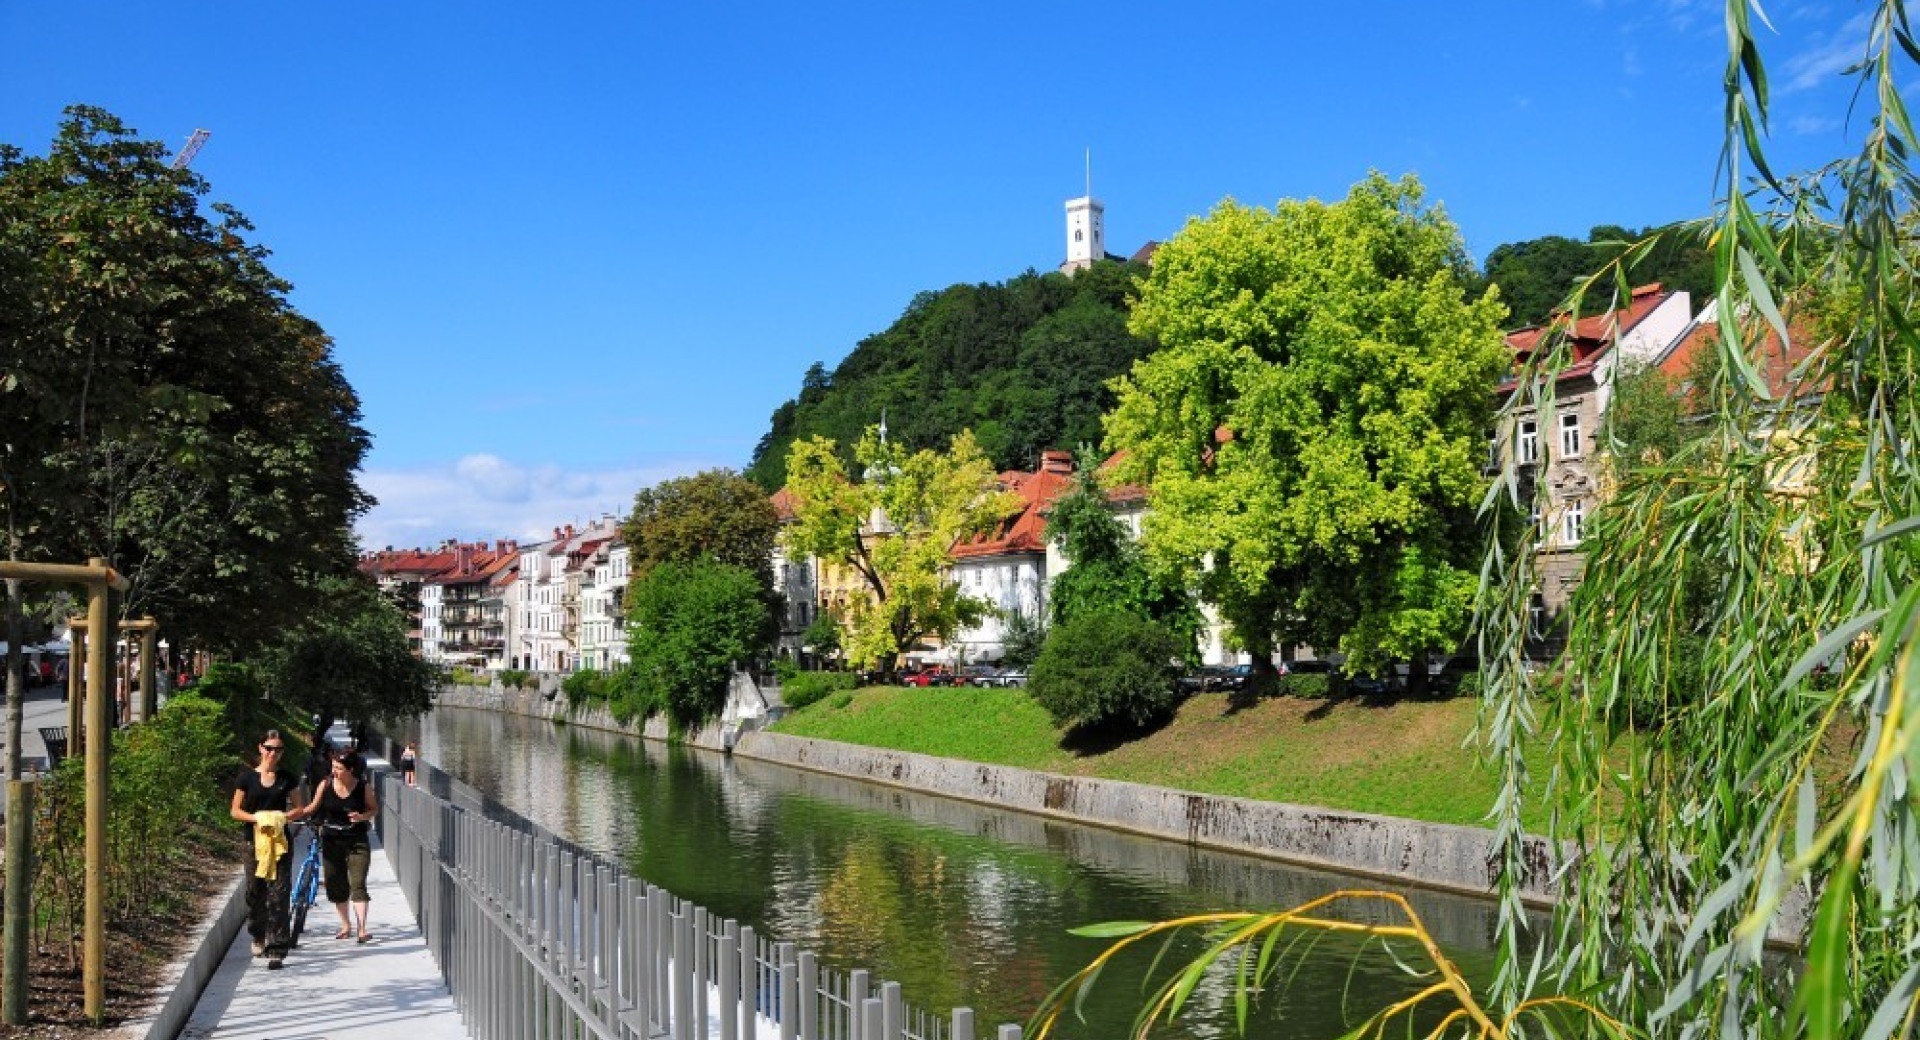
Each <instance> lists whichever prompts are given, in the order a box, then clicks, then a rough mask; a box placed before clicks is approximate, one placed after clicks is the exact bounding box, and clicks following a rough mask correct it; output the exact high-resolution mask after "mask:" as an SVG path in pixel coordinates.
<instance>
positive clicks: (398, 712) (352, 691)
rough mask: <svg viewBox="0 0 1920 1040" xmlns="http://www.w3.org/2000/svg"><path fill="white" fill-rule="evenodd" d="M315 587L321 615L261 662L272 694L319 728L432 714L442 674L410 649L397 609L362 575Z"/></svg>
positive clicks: (311, 618) (308, 620) (296, 629)
mask: <svg viewBox="0 0 1920 1040" xmlns="http://www.w3.org/2000/svg"><path fill="white" fill-rule="evenodd" d="M316 585H317V588H316V591H317V592H318V593H319V595H318V597H317V598H316V602H318V603H319V604H320V607H319V608H318V609H316V610H315V611H314V612H313V613H312V614H311V615H310V616H308V617H307V618H306V619H305V620H304V622H303V623H302V624H299V625H295V626H293V627H291V628H289V629H288V630H287V632H286V633H285V635H284V637H283V638H282V639H281V640H280V641H279V642H278V643H277V644H276V645H274V646H273V647H272V648H271V649H270V650H269V651H267V652H266V653H265V654H264V660H265V662H266V674H267V680H268V689H269V691H270V692H271V693H273V695H274V696H275V697H277V698H279V699H280V700H282V701H285V702H286V703H289V704H298V705H300V706H301V707H304V708H306V709H308V710H310V711H313V712H314V713H316V714H318V715H319V716H320V717H321V721H322V723H323V724H328V723H331V722H332V721H333V720H334V719H357V720H359V719H389V720H399V719H408V718H412V717H414V716H416V715H419V714H421V713H423V712H426V711H430V710H432V708H433V691H434V687H435V686H436V685H437V684H438V683H439V679H440V676H439V671H438V669H436V668H434V667H433V666H432V665H429V664H427V663H426V662H425V661H422V660H420V658H418V657H416V656H414V654H413V651H412V650H411V649H410V648H409V647H408V645H407V619H406V616H405V615H403V614H401V613H400V610H399V608H398V607H395V606H394V605H393V602H392V601H391V600H389V599H388V598H387V597H386V596H384V595H382V594H381V592H380V589H379V588H378V587H377V586H375V585H374V583H373V582H372V581H371V580H369V579H367V578H366V577H365V576H363V575H360V574H349V575H346V576H339V577H327V578H321V579H319V580H318V581H317V583H316Z"/></svg>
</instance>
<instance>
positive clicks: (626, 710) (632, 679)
mask: <svg viewBox="0 0 1920 1040" xmlns="http://www.w3.org/2000/svg"><path fill="white" fill-rule="evenodd" d="M603 689H604V690H605V691H606V695H607V709H608V710H609V711H611V712H613V717H614V719H615V721H618V722H620V723H622V724H625V723H628V722H632V721H633V720H635V719H640V720H642V721H644V720H646V719H648V718H651V717H652V716H654V715H657V714H659V713H660V712H661V711H663V710H665V709H666V704H665V703H664V702H663V701H661V700H660V698H659V696H658V691H657V690H655V689H654V688H653V687H652V686H649V685H648V684H646V683H644V682H642V681H640V673H639V672H638V671H636V670H635V669H634V667H633V666H632V665H628V666H626V667H625V668H621V669H620V670H618V671H615V672H610V673H608V674H607V681H606V683H605V685H604V686H603Z"/></svg>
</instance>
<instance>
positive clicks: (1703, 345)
mask: <svg viewBox="0 0 1920 1040" xmlns="http://www.w3.org/2000/svg"><path fill="white" fill-rule="evenodd" d="M1763 329H1764V334H1763V335H1762V337H1761V342H1760V350H1759V353H1758V354H1757V355H1755V356H1754V358H1753V360H1754V367H1755V368H1757V369H1758V370H1759V372H1760V377H1761V378H1762V379H1764V380H1766V382H1767V390H1768V391H1769V392H1771V393H1772V394H1773V396H1774V397H1776V398H1794V397H1805V396H1808V395H1810V394H1816V393H1820V392H1821V391H1823V390H1824V389H1825V387H1824V386H1820V385H1813V384H1807V383H1802V382H1797V381H1796V380H1795V379H1794V370H1795V369H1797V368H1798V367H1799V366H1800V364H1801V362H1803V361H1805V360H1806V359H1807V358H1808V357H1809V356H1810V355H1812V354H1813V352H1814V349H1815V348H1816V347H1817V346H1818V341H1817V340H1816V338H1815V336H1814V330H1813V329H1812V328H1811V327H1809V326H1808V324H1807V322H1805V321H1804V320H1802V319H1800V318H1798V317H1796V316H1794V315H1793V313H1792V312H1791V311H1789V312H1788V315H1787V332H1788V333H1789V334H1790V336H1791V337H1792V338H1791V341H1790V342H1788V343H1785V344H1782V343H1781V342H1780V335H1779V333H1776V332H1774V331H1773V327H1772V326H1770V325H1763ZM1719 342H1720V324H1719V323H1718V322H1715V321H1701V322H1698V323H1697V324H1695V325H1694V327H1693V328H1691V329H1689V330H1687V334H1686V335H1685V336H1683V337H1681V339H1680V342H1678V343H1676V344H1674V347H1673V349H1672V350H1670V351H1668V352H1667V354H1666V356H1665V357H1663V358H1661V359H1660V365H1659V368H1660V372H1661V374H1662V375H1664V376H1666V377H1667V379H1668V380H1670V381H1671V382H1672V384H1673V385H1674V386H1675V387H1678V388H1681V389H1682V391H1683V393H1684V394H1685V395H1686V396H1689V397H1690V396H1692V392H1693V388H1692V387H1685V386H1682V384H1683V382H1684V381H1685V380H1686V379H1687V378H1688V377H1689V376H1691V375H1692V374H1693V370H1694V367H1695V365H1696V363H1697V360H1698V359H1699V357H1700V355H1701V353H1702V352H1703V351H1711V350H1714V349H1715V348H1716V346H1717V345H1718V344H1719Z"/></svg>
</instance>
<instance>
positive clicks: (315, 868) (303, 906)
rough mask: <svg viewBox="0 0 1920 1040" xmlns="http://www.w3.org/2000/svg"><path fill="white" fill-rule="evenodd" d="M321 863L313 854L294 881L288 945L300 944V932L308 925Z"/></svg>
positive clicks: (301, 866)
mask: <svg viewBox="0 0 1920 1040" xmlns="http://www.w3.org/2000/svg"><path fill="white" fill-rule="evenodd" d="M319 873H320V864H318V863H316V862H314V860H313V858H312V857H311V856H309V857H307V858H306V859H305V860H303V861H302V862H301V864H300V873H299V875H298V876H297V877H295V879H294V883H293V919H292V920H291V921H289V922H287V945H288V946H298V945H300V933H301V932H303V931H305V930H306V927H307V908H308V907H311V906H312V905H313V900H314V896H315V894H316V893H315V889H317V888H319V886H320V878H319V876H318V875H319Z"/></svg>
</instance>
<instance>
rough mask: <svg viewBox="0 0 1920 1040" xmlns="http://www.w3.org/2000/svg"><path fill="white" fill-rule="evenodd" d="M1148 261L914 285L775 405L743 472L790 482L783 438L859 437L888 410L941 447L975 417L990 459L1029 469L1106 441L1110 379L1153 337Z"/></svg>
mask: <svg viewBox="0 0 1920 1040" xmlns="http://www.w3.org/2000/svg"><path fill="white" fill-rule="evenodd" d="M1145 273H1146V269H1145V268H1144V267H1142V266H1141V265H1139V264H1133V263H1119V262H1114V261H1103V262H1101V263H1098V264H1095V265H1094V266H1093V267H1091V268H1089V269H1087V270H1085V271H1081V272H1079V273H1078V274H1076V275H1074V276H1072V277H1068V276H1066V275H1063V274H1059V273H1056V272H1048V273H1046V274H1037V273H1035V272H1033V271H1031V270H1029V271H1028V272H1026V273H1025V274H1022V275H1020V276H1018V277H1016V278H1013V279H1012V280H1010V281H1007V282H1004V283H1000V284H985V283H983V284H980V285H954V286H949V287H948V288H945V289H942V290H940V291H938V292H923V293H920V294H919V295H917V296H915V297H914V298H913V302H912V303H909V304H908V305H907V309H906V313H904V314H902V315H901V316H900V318H899V320H898V321H895V322H894V323H893V325H892V326H891V327H889V328H888V329H887V330H886V331H884V332H880V333H876V334H874V335H872V336H868V337H867V338H866V339H863V340H861V341H860V344H859V345H858V346H856V347H854V349H853V353H851V354H848V355H847V358H846V360H844V361H842V362H840V364H839V365H838V366H837V367H836V368H834V370H833V371H832V372H831V373H829V372H828V371H827V370H826V367H825V366H824V365H821V364H820V363H818V362H815V363H814V365H813V366H812V367H811V368H808V369H807V373H806V376H805V378H804V379H803V380H802V381H801V385H800V396H799V397H798V398H797V399H795V400H790V401H787V402H786V403H785V404H782V405H781V406H780V407H779V408H777V409H775V410H774V413H773V423H772V427H771V428H770V429H769V430H768V431H767V434H766V436H764V437H762V438H761V439H760V443H759V445H758V446H757V447H756V448H755V449H754V453H753V461H752V463H751V464H749V465H748V467H747V471H746V473H747V476H748V477H750V478H752V479H753V480H754V481H755V482H757V483H759V484H760V485H761V486H762V487H765V488H767V489H769V490H773V489H777V488H779V487H780V486H781V485H782V484H783V483H785V482H786V465H787V448H788V447H789V446H790V445H791V444H792V443H793V442H794V441H795V440H796V439H799V438H803V437H810V436H813V435H815V434H818V435H821V436H825V437H831V438H833V439H834V440H835V441H837V442H838V443H839V444H840V446H841V448H842V449H843V450H844V449H850V448H851V447H852V445H853V442H854V441H856V440H858V439H859V436H860V433H861V431H862V430H864V429H866V427H868V426H870V425H872V424H873V423H876V422H878V421H880V418H881V414H882V413H883V412H884V413H885V415H886V420H887V429H888V434H889V436H890V437H892V438H895V439H898V440H899V441H900V442H901V443H903V444H906V445H909V446H912V447H933V446H938V447H945V445H946V442H947V440H948V439H949V438H951V437H952V436H953V435H954V434H956V433H958V432H960V431H961V430H963V429H968V428H971V429H972V430H973V432H974V436H975V437H977V438H978V439H979V441H980V446H981V448H982V449H984V450H985V451H986V453H987V455H988V457H990V458H991V459H992V460H993V464H994V466H995V468H997V469H1001V470H1007V469H1032V468H1033V467H1034V465H1035V464H1036V462H1037V460H1038V458H1039V454H1040V452H1041V451H1042V450H1044V449H1047V448H1072V447H1074V446H1076V445H1078V444H1080V443H1083V442H1084V443H1087V444H1096V445H1097V444H1098V443H1099V442H1100V416H1101V415H1102V414H1104V413H1105V412H1106V411H1107V409H1109V408H1111V407H1112V406H1113V394H1112V393H1111V392H1110V391H1108V390H1107V388H1106V382H1107V380H1109V379H1112V378H1113V377H1114V376H1117V375H1120V374H1121V373H1123V372H1126V371H1127V370H1128V369H1130V368H1131V367H1132V366H1133V362H1134V360H1135V359H1136V358H1140V357H1144V356H1145V355H1146V354H1147V352H1148V351H1149V350H1150V349H1151V345H1150V344H1148V343H1147V342H1146V341H1144V340H1139V339H1135V338H1134V337H1133V336H1131V335H1129V334H1128V333H1127V297H1128V295H1129V294H1130V293H1131V292H1132V291H1133V280H1134V278H1135V277H1136V276H1139V275H1143V274H1145Z"/></svg>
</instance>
